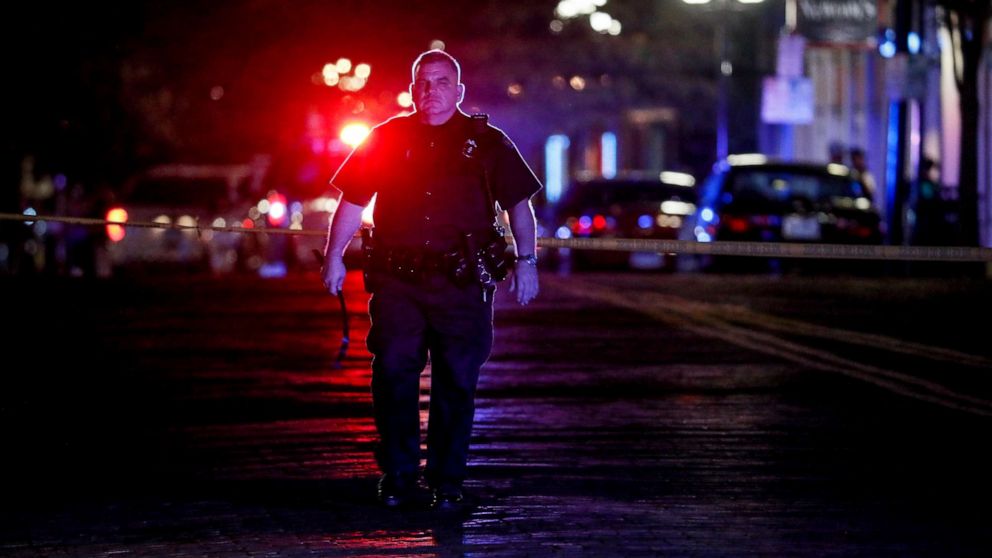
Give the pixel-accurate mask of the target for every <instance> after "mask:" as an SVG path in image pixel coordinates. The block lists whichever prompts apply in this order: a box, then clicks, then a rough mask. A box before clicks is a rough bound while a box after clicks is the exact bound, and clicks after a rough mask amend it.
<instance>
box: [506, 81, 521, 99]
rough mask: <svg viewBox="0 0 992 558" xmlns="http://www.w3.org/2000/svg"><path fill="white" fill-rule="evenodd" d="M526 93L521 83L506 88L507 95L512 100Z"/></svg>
mask: <svg viewBox="0 0 992 558" xmlns="http://www.w3.org/2000/svg"><path fill="white" fill-rule="evenodd" d="M523 92H524V86H523V85H521V84H519V83H511V84H510V85H509V86H507V88H506V94H507V95H509V96H510V98H511V99H516V98H517V97H519V96H520V95H522V94H523Z"/></svg>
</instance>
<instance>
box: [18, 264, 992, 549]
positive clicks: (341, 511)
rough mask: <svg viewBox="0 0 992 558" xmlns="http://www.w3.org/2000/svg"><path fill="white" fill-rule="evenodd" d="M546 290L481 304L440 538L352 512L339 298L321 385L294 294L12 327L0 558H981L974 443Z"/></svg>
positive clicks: (320, 328)
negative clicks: (458, 479) (463, 431)
mask: <svg viewBox="0 0 992 558" xmlns="http://www.w3.org/2000/svg"><path fill="white" fill-rule="evenodd" d="M310 279H312V278H310ZM556 281H562V279H560V278H549V279H548V281H547V282H546V283H545V285H544V289H543V291H542V297H541V299H539V302H537V303H534V304H531V305H530V306H528V307H527V308H518V307H516V306H515V305H513V304H510V303H509V301H508V300H507V299H506V298H504V296H503V295H501V297H500V298H499V299H498V300H497V305H498V309H497V328H498V329H497V339H496V352H495V353H494V355H493V358H492V359H491V361H490V363H489V364H488V365H487V367H486V369H485V371H484V373H483V379H482V381H481V385H480V392H479V398H478V411H477V421H476V424H477V427H476V436H475V439H474V443H473V451H472V458H471V461H470V469H471V471H470V475H471V480H470V481H469V483H468V485H467V488H468V490H469V492H470V493H471V496H472V502H471V503H472V506H471V507H470V508H468V509H467V510H465V511H464V512H463V513H455V514H438V513H435V512H432V511H429V510H426V509H408V510H401V511H394V510H385V509H381V508H380V507H379V506H377V505H376V503H375V501H374V498H373V495H374V486H375V481H376V477H377V474H376V472H375V468H374V464H373V462H372V459H371V450H372V447H373V443H374V432H373V428H372V422H371V410H370V407H369V406H370V400H369V396H368V393H367V392H368V389H367V386H368V380H369V377H368V374H369V372H368V369H367V367H368V361H367V359H368V355H367V353H366V352H365V350H364V343H363V341H364V337H365V332H366V331H367V326H368V324H367V318H366V317H365V316H364V314H363V299H362V298H361V297H360V290H359V287H358V285H357V284H355V283H354V282H351V283H349V285H348V289H349V292H350V293H352V294H354V295H355V297H354V299H352V300H351V303H350V309H351V311H352V313H353V320H352V343H351V351H350V352H349V357H348V359H347V360H346V362H345V365H344V367H343V368H342V369H340V370H329V364H330V363H331V362H332V360H333V355H334V354H336V351H337V342H338V339H339V336H340V325H339V324H338V319H339V316H338V315H337V314H336V313H335V301H334V300H333V299H331V298H330V297H327V296H325V295H322V294H321V293H320V292H319V285H316V284H315V281H313V282H311V281H304V280H287V281H284V282H271V283H269V282H262V283H252V282H248V283H244V284H242V283H234V284H227V283H214V282H191V283H190V284H182V285H174V284H165V283H162V284H151V285H134V286H132V287H129V288H131V289H132V290H130V291H127V292H121V291H120V290H119V289H120V286H119V285H116V286H113V287H111V286H108V285H106V284H94V285H88V286H84V285H79V284H73V285H70V287H69V288H68V290H65V289H61V290H59V291H58V292H59V293H60V294H56V295H50V296H48V298H47V299H46V300H45V302H44V303H43V304H42V307H38V306H33V305H32V306H31V307H32V308H33V309H34V310H35V311H36V312H37V313H38V314H39V315H43V314H44V312H46V311H51V312H56V311H58V312H59V313H60V314H62V315H61V318H60V323H61V324H63V326H62V327H64V328H65V329H59V335H60V337H59V338H60V345H59V350H58V351H54V350H53V351H51V352H50V353H49V354H44V355H41V356H39V355H36V354H32V355H25V356H23V357H22V358H21V359H20V360H18V359H16V358H15V360H14V364H15V366H12V367H11V368H9V369H8V370H18V371H19V372H21V373H22V374H23V377H21V376H19V377H20V379H19V380H17V381H16V382H15V383H14V384H13V389H15V390H16V392H17V393H19V394H21V395H20V396H18V397H8V398H5V399H4V407H3V413H4V417H3V418H4V419H5V420H4V422H5V426H4V436H5V439H7V440H8V441H9V446H10V447H11V448H13V449H15V450H17V451H16V452H15V453H13V454H8V457H7V460H8V462H7V464H6V465H5V467H4V469H3V478H4V487H5V490H4V492H5V493H6V494H7V495H8V497H5V498H4V500H5V504H4V506H3V508H2V513H0V520H2V521H0V556H5V557H6V556H9V557H26V556H80V557H82V556H87V557H90V556H108V557H109V556H218V557H222V556H424V557H427V556H480V555H481V556H506V557H517V556H549V555H552V556H576V555H583V556H625V557H626V556H851V555H862V556H972V555H981V554H984V553H985V551H987V550H988V549H989V548H992V546H990V543H992V540H990V535H989V534H988V530H987V529H986V526H985V523H986V520H987V513H985V512H984V511H981V510H983V509H984V508H983V507H978V508H975V511H971V510H970V509H969V507H970V506H971V505H972V504H971V503H970V502H971V499H970V498H969V495H968V494H966V493H962V492H961V490H962V489H965V490H969V491H971V492H970V494H971V495H972V496H973V497H975V498H976V499H977V500H978V501H977V502H976V503H975V505H979V504H978V502H982V501H984V500H983V498H984V497H985V496H988V495H989V493H990V492H992V491H990V490H989V484H988V480H987V479H986V478H985V476H984V473H983V472H982V471H987V467H988V465H989V462H988V458H987V457H980V453H981V452H980V450H979V448H978V447H977V446H979V445H982V444H983V443H984V442H983V440H984V439H985V438H984V437H979V436H980V435H981V434H982V433H983V432H984V433H985V434H987V426H988V421H987V420H985V419H976V418H974V417H963V416H959V415H956V414H954V413H951V412H947V411H944V410H940V409H936V410H935V409H931V408H929V407H921V406H920V404H919V403H917V402H914V401H908V400H905V399H902V398H899V397H896V396H892V395H889V394H884V393H882V394H880V393H878V392H877V391H876V390H873V389H871V388H868V387H864V386H861V385H858V384H855V383H854V382H852V381H850V380H849V379H846V378H842V377H836V376H831V375H827V374H821V373H816V372H811V371H804V370H797V369H796V367H795V366H793V365H790V364H789V363H787V362H783V361H776V360H775V359H769V358H767V357H766V356H764V355H761V354H758V353H753V354H751V353H748V352H747V351H742V350H741V349H739V348H738V347H734V346H732V345H729V344H726V343H719V342H713V341H711V340H706V339H700V338H699V337H698V335H695V334H693V333H691V332H688V331H686V330H680V329H678V328H672V327H671V326H668V325H665V324H663V323H660V322H657V321H653V320H651V319H650V318H648V317H646V316H644V315H641V314H638V313H635V312H631V311H626V310H618V309H615V308H610V307H608V306H606V305H604V304H603V303H591V302H589V301H586V300H580V299H579V298H577V297H575V296H572V295H568V294H565V290H564V289H557V288H555V285H556V283H555V282H556ZM31 288H38V289H40V288H41V287H31ZM34 294H35V295H37V294H39V293H37V292H36V293H34ZM504 295H505V293H504ZM28 298H30V297H26V298H24V299H22V300H27V299H28ZM33 300H38V297H35V299H33ZM14 306H15V308H19V309H24V308H25V307H27V306H28V303H27V302H20V303H15V305H14ZM39 320H40V318H39ZM76 326H80V327H76ZM591 326H594V327H591ZM70 331H71V332H72V334H71V335H70ZM328 332H331V333H330V334H328ZM14 340H15V341H16V342H17V344H16V345H15V346H20V347H22V348H32V347H33V348H41V347H45V346H49V345H48V344H47V343H46V342H43V341H31V340H30V339H29V337H28V334H27V333H22V334H20V337H18V336H17V335H15V338H14ZM39 361H41V362H44V363H45V366H44V367H37V366H36V367H34V368H30V370H32V372H31V374H30V375H28V374H27V372H26V371H27V370H29V368H28V366H29V365H31V364H38V362H39ZM70 363H71V364H75V365H76V366H73V367H70ZM84 363H85V366H84ZM84 370H86V371H89V370H92V372H85V373H84V372H82V371H84ZM839 394H842V395H839ZM949 432H950V433H949ZM962 441H963V442H966V443H962ZM967 442H971V443H970V444H969V443H967ZM972 446H974V447H972ZM934 455H937V456H939V458H935V457H933V456H934ZM928 456H929V457H928ZM924 468H926V474H927V475H932V476H928V477H927V478H925V479H924V478H923V477H921V476H920V475H921V472H922V471H923V469H924ZM953 475H958V478H954V476H953ZM975 479H980V482H981V484H978V485H976V484H974V483H975Z"/></svg>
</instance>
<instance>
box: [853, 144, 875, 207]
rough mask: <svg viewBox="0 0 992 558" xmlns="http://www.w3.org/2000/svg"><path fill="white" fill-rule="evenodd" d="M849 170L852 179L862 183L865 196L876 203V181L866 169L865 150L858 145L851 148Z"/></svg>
mask: <svg viewBox="0 0 992 558" xmlns="http://www.w3.org/2000/svg"><path fill="white" fill-rule="evenodd" d="M851 171H852V173H851V174H852V175H853V176H854V179H855V180H858V181H859V182H861V184H862V185H864V187H865V197H866V198H868V199H870V200H871V201H872V203H876V201H877V200H876V199H875V193H876V192H877V191H878V183H877V182H876V181H875V175H873V174H872V173H871V171H870V170H868V162H867V161H866V160H865V150H864V149H861V148H860V147H852V148H851Z"/></svg>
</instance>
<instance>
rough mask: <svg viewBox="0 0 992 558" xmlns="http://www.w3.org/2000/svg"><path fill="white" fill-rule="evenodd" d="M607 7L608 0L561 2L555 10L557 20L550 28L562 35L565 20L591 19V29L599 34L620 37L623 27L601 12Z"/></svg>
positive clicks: (565, 0)
mask: <svg viewBox="0 0 992 558" xmlns="http://www.w3.org/2000/svg"><path fill="white" fill-rule="evenodd" d="M605 5H606V0H561V1H560V2H558V6H557V7H556V8H555V17H556V18H558V19H555V20H553V21H552V22H551V24H550V26H549V28H550V29H551V32H552V33H561V31H562V29H563V28H564V26H565V25H564V22H563V21H562V20H563V19H575V18H578V17H581V16H588V17H589V27H591V28H592V30H593V31H596V32H597V33H603V34H606V33H609V34H610V35H619V34H620V30H621V29H622V28H623V26H622V25H621V24H620V22H619V21H618V20H616V19H614V18H613V16H611V15H610V14H608V13H606V12H603V11H600V10H599V8H602V7H603V6H605Z"/></svg>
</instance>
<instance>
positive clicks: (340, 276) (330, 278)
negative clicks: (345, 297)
mask: <svg viewBox="0 0 992 558" xmlns="http://www.w3.org/2000/svg"><path fill="white" fill-rule="evenodd" d="M320 271H321V275H322V276H323V279H324V287H326V288H327V291H328V292H329V293H331V294H332V295H335V296H336V295H337V294H338V292H339V291H341V289H342V288H344V276H345V274H346V273H347V272H348V269H347V268H345V266H344V258H343V257H341V256H330V257H329V258H327V260H325V261H324V267H323V268H321V270H320Z"/></svg>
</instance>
